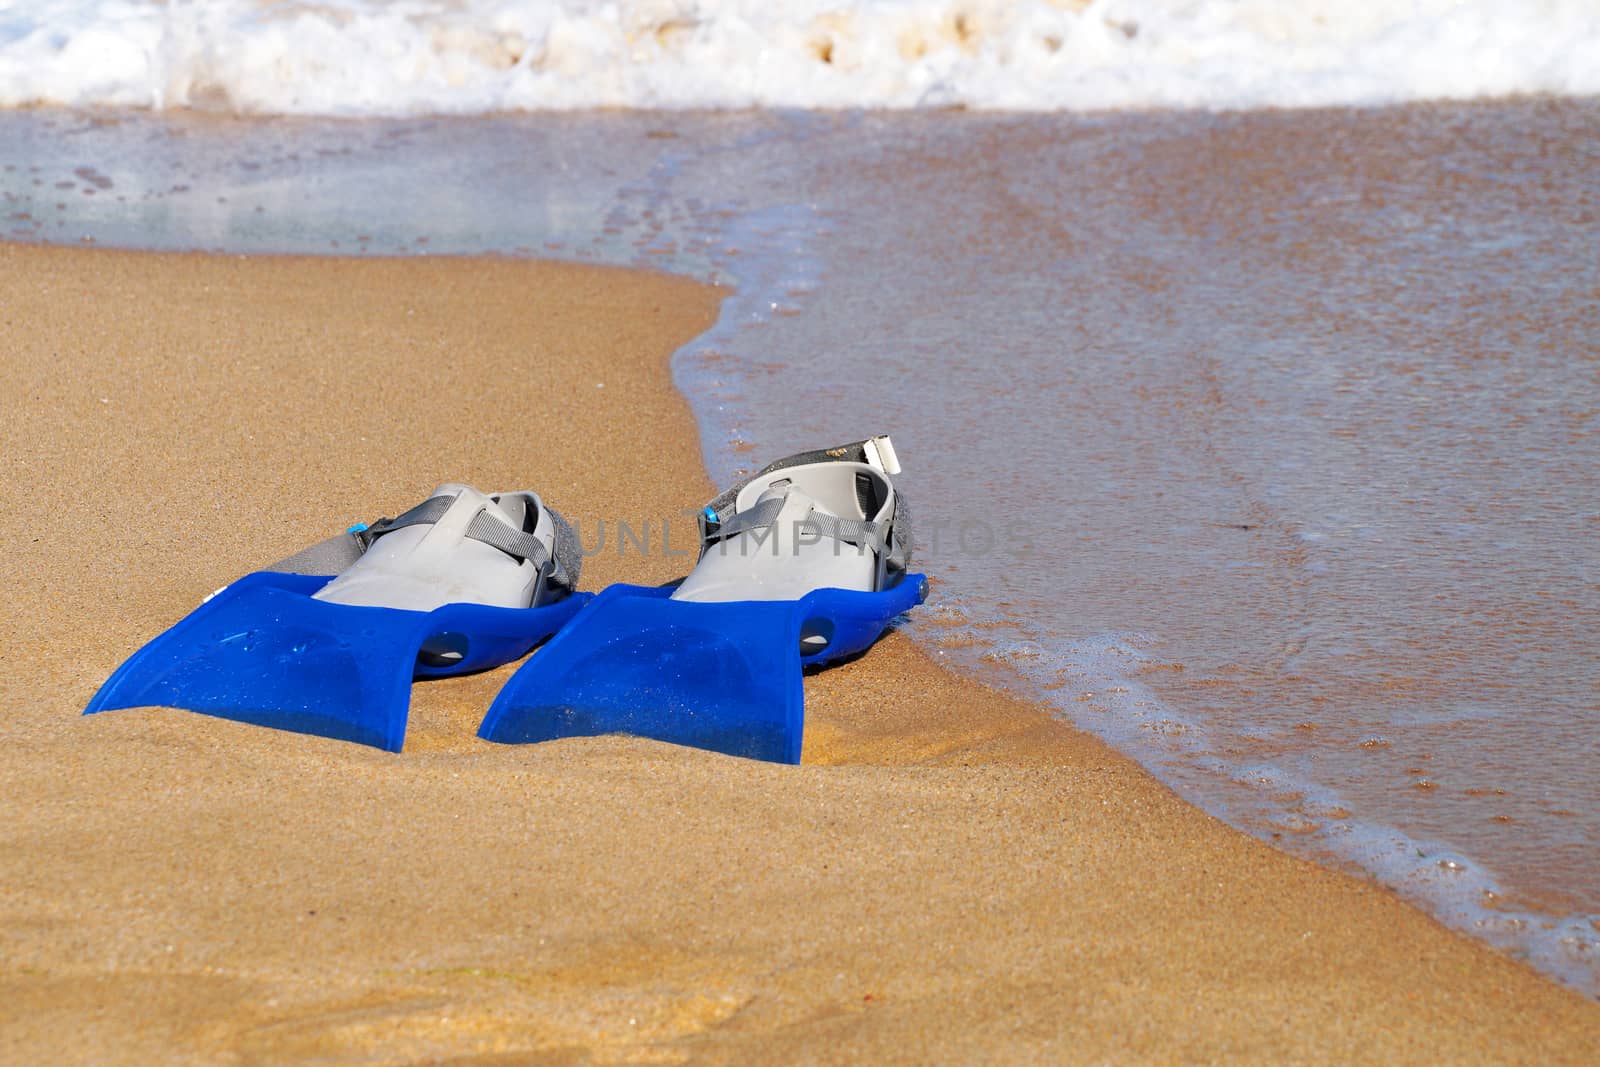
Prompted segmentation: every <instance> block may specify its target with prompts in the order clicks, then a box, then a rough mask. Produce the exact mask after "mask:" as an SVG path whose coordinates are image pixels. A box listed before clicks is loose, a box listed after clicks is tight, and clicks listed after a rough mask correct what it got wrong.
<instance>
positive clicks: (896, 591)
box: [86, 437, 927, 763]
mask: <svg viewBox="0 0 1600 1067" xmlns="http://www.w3.org/2000/svg"><path fill="white" fill-rule="evenodd" d="M898 473H899V463H898V460H897V458H896V456H895V453H894V449H893V445H892V444H891V443H890V441H889V439H888V438H887V437H878V438H872V439H869V440H866V441H860V442H856V443H854V444H850V445H845V446H841V447H839V448H834V449H826V450H822V451H818V452H807V453H800V454H798V455H795V456H790V457H787V458H785V459H782V460H779V461H778V462H777V463H774V464H772V465H770V466H768V467H767V468H765V469H764V470H762V471H761V472H760V473H759V474H757V475H755V476H754V477H752V478H750V479H748V480H746V481H744V482H741V483H740V484H738V485H736V486H734V487H733V488H732V489H730V490H728V491H727V492H725V493H723V494H722V495H721V496H719V497H717V498H716V499H715V500H713V501H712V502H711V503H710V504H708V505H707V506H706V507H705V509H704V510H703V512H702V514H701V518H700V535H701V536H700V541H701V545H700V556H699V560H698V562H697V563H696V566H695V568H694V570H693V571H692V572H691V573H690V574H689V576H688V577H687V578H685V579H684V580H683V581H682V582H680V583H677V584H675V585H669V586H663V587H660V588H648V587H640V586H629V585H614V586H611V587H610V588H608V589H606V590H605V591H603V592H602V593H600V594H599V595H598V596H595V595H593V594H589V593H582V592H578V591H577V584H578V578H579V574H580V571H581V567H582V552H581V550H580V548H579V544H578V539H577V537H576V536H575V534H574V533H573V531H572V528H571V527H570V526H569V525H568V524H567V523H566V521H565V520H564V519H562V517H561V516H560V515H559V514H558V513H557V512H555V511H554V510H552V509H551V508H549V507H548V506H546V505H545V504H544V502H543V501H542V500H541V499H540V498H539V497H538V496H537V495H535V494H533V493H505V494H497V495H490V496H486V495H484V494H480V493H478V492H477V491H475V490H473V489H471V488H469V487H467V486H460V485H447V486H442V487H441V488H440V489H439V490H437V491H435V493H434V494H433V495H432V496H430V497H429V498H428V499H427V500H426V501H424V502H423V503H422V504H419V505H418V506H417V507H415V508H412V509H411V510H410V511H408V512H406V513H404V514H402V515H400V516H399V517H397V518H395V519H385V520H381V521H380V522H377V523H374V524H372V525H371V526H370V527H366V526H361V527H356V528H353V529H352V530H350V531H348V532H346V533H344V534H341V535H339V536H337V537H333V538H330V539H328V540H326V541H323V542H319V543H318V544H316V545H313V546H311V547H310V548H308V549H305V550H304V551H302V552H299V553H296V554H295V555H294V556H291V557H289V558H288V559H286V560H283V561H280V562H279V563H278V564H275V565H274V566H273V567H271V568H268V569H267V570H265V571H259V572H256V573H253V574H249V575H246V576H245V577H243V578H241V579H239V580H238V581H236V582H234V583H232V584H231V585H229V586H227V587H225V588H224V589H222V590H219V591H218V592H217V593H215V594H213V595H212V597H211V598H209V599H208V600H207V601H206V602H205V603H204V604H202V605H201V606H200V607H199V608H197V609H195V610H194V611H193V612H191V613H190V614H189V615H188V616H186V617H185V618H184V619H182V620H180V621H179V622H178V623H177V624H176V625H174V626H173V627H172V628H171V629H169V630H167V631H166V632H165V633H163V634H161V635H160V636H159V637H157V638H156V639H155V640H153V641H151V642H150V643H149V644H148V645H146V646H145V647H144V648H142V649H141V650H139V651H138V652H137V653H135V654H134V655H133V656H132V657H130V658H129V659H128V661H127V662H126V663H124V664H123V665H122V666H121V667H120V668H118V670H117V671H116V673H114V674H113V675H112V676H111V678H110V679H109V680H108V681H107V682H106V683H105V685H103V686H102V687H101V688H100V691H99V692H98V693H96V694H95V696H94V699H93V700H91V701H90V703H89V706H88V708H87V709H86V713H94V712H99V711H109V710H112V709H116V708H130V707H145V706H153V705H154V706H166V707H176V708H185V709H188V710H191V711H198V712H203V713H205V714H209V715H216V716H221V717H223V718H228V719H236V720H240V721H243V722H249V723H255V724H258V725H263V726H271V727H276V728H279V729H286V730H295V731H299V732H302V733H309V734H317V735H320V736H325V737H333V738H339V739H342V740H348V741H356V742H360V743H362V744H367V745H373V746H375V747H378V748H383V749H387V750H389V751H393V752H398V751H399V750H400V748H401V745H402V744H403V742H404V739H405V729H406V719H407V716H408V712H409V708H410V686H411V682H412V680H413V678H425V677H439V676H448V675H455V674H465V673H469V672H473V671H480V670H486V669H489V668H492V667H497V666H500V665H501V664H504V663H509V662H511V661H512V660H515V659H517V658H519V657H521V656H523V655H525V654H527V653H528V652H529V651H530V650H531V649H533V648H534V647H535V646H536V645H538V644H540V643H541V642H545V641H546V639H548V642H547V643H546V644H545V646H544V647H543V648H542V649H540V650H539V652H538V654H537V655H535V656H533V657H531V658H530V659H529V660H528V662H527V663H525V664H523V665H522V667H521V668H520V669H518V671H517V672H516V674H514V675H513V676H512V678H511V680H510V681H509V682H507V683H506V685H505V686H504V687H503V688H502V689H501V691H500V693H499V695H498V696H497V697H496V699H495V701H494V703H493V704H492V705H491V707H490V708H489V711H488V714H487V715H486V716H485V718H484V720H483V724H482V726H481V728H480V729H479V731H478V732H479V736H481V737H483V738H485V739H487V740H490V741H498V742H508V743H517V742H533V741H545V740H551V739H554V738H558V737H576V736H592V735H597V734H606V733H628V734H636V735H639V736H642V737H649V738H654V739H657V740H662V741H669V742H674V743H678V744H686V745H693V746H695V747H699V748H706V749H711V750H714V751H718V752H725V753H729V754H731V755H738V756H747V757H752V758H756V759H765V760H774V761H778V762H787V763H796V762H799V759H800V746H801V740H802V736H803V730H804V692H803V687H802V681H801V672H802V669H803V668H804V667H807V666H813V665H820V664H823V663H827V662H831V661H833V660H836V659H839V658H841V657H844V656H849V655H854V654H856V653H859V652H861V651H864V650H865V649H866V648H868V647H869V646H870V645H871V644H872V643H873V642H874V641H876V640H877V638H878V637H879V635H881V634H882V632H883V631H884V630H885V629H886V628H887V627H888V626H889V624H890V623H891V622H892V621H893V620H894V618H895V617H896V616H897V615H899V614H901V613H903V612H905V611H907V610H909V609H910V608H912V607H914V606H915V605H916V604H918V603H920V602H921V601H922V599H923V597H924V596H925V595H926V588H927V583H926V580H925V579H924V578H923V576H922V575H919V574H910V573H908V571H909V563H910V543H911V542H910V526H909V516H908V514H907V511H906V507H905V502H904V499H903V498H902V497H901V495H900V494H899V493H898V492H897V491H896V489H895V487H894V484H893V482H892V481H891V476H892V475H894V474H898ZM552 635H554V636H552Z"/></svg>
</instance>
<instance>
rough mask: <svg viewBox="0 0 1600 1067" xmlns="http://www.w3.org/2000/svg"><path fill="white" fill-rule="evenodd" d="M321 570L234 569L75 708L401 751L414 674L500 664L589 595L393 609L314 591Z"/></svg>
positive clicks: (541, 635)
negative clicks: (445, 652)
mask: <svg viewBox="0 0 1600 1067" xmlns="http://www.w3.org/2000/svg"><path fill="white" fill-rule="evenodd" d="M329 580H330V579H328V578H326V577H317V576H310V575H298V574H278V573H274V572H270V571H258V572H256V573H254V574H248V575H246V576H245V577H243V578H240V579H239V580H238V581H236V582H234V583H233V584H232V585H230V586H228V587H227V588H225V589H223V590H221V591H220V592H218V593H217V594H216V595H215V596H213V597H212V598H211V599H210V600H208V601H206V602H205V603H204V604H202V605H200V607H198V608H196V609H195V610H194V611H192V612H190V613H189V615H187V616H186V617H185V618H183V619H181V620H179V622H178V623H177V624H175V625H174V626H173V627H172V628H171V629H169V630H167V631H166V632H165V633H163V634H161V635H160V636H158V637H157V638H155V640H153V641H151V642H150V643H149V644H147V645H145V646H144V647H143V648H142V649H140V650H139V651H138V652H136V653H134V654H133V655H132V656H131V657H129V658H128V660H127V662H125V663H124V664H123V665H122V666H121V667H119V668H117V671H116V673H114V674H113V675H112V676H111V677H110V678H109V679H108V680H107V681H106V683H105V685H103V686H101V687H100V691H99V692H97V693H96V694H95V695H94V699H93V700H91V701H90V702H89V706H88V707H87V708H86V709H85V711H84V713H85V714H93V713H95V712H100V711H111V710H113V709H116V708H134V707H148V706H161V707H171V708H184V709H187V710H189V711H197V712H201V713H203V714H206V715H215V716H218V717H220V718H224V719H234V720H237V721H239V722H247V723H254V724H256V725H259V726H271V727H275V728H277V729H280V730H294V731H297V732H299V733H306V734H316V735H318V736H321V737H332V738H337V739H340V740H344V741H356V742H359V743H361V744H364V745H372V746H374V747H376V748H382V749H387V750H388V751H390V752H398V751H400V748H401V745H402V744H403V743H404V741H405V733H406V720H407V718H408V717H409V714H410V708H411V681H412V679H413V677H419V678H420V677H439V676H445V675H456V674H469V673H472V672H474V671H481V670H487V669H489V668H491V667H497V666H499V665H500V664H502V663H509V662H510V661H512V660H514V659H517V658H518V657H520V656H523V655H525V654H527V652H528V650H529V649H531V648H533V646H534V645H536V644H538V643H539V642H540V641H542V640H544V639H545V638H546V637H548V636H549V635H550V634H552V633H554V632H555V631H556V630H558V629H560V628H561V627H562V626H563V625H564V624H565V623H566V622H567V620H569V619H571V618H572V617H573V616H574V615H575V614H577V612H578V610H579V608H581V607H582V606H583V604H584V603H585V602H586V601H588V600H589V599H590V597H591V594H588V593H573V594H571V595H569V596H566V597H563V598H562V599H560V600H557V601H555V602H553V603H550V604H547V605H543V606H540V607H535V608H496V607H488V606H486V605H482V604H447V605H445V606H444V607H442V608H438V609H436V610H434V611H428V612H422V611H402V610H399V609H396V608H373V607H358V606H354V605H349V604H333V603H328V602H326V601H322V600H316V599H314V598H313V597H312V595H311V594H313V593H315V592H316V591H317V590H318V589H320V588H322V586H323V585H325V584H327V582H328V581H329ZM430 639H432V640H433V641H434V642H439V643H441V644H443V645H445V646H447V647H448V648H449V649H450V651H451V653H452V656H451V658H450V659H449V660H448V661H441V662H436V663H434V664H432V665H429V664H427V663H424V662H422V661H420V660H419V659H418V656H419V653H420V652H421V650H422V646H423V643H424V642H428V641H430ZM441 639H442V640H441Z"/></svg>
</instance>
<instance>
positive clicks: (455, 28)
mask: <svg viewBox="0 0 1600 1067" xmlns="http://www.w3.org/2000/svg"><path fill="white" fill-rule="evenodd" d="M1517 93H1552V94H1562V95H1585V94H1593V93H1600V3H1596V2H1595V0H1409V2H1394V0H1298V2H1296V3H1293V4H1286V3H1283V2H1281V0H1092V2H1090V0H790V2H787V3H771V2H769V0H698V2H697V0H613V2H609V3H594V2H585V0H392V2H384V0H314V2H295V0H201V2H195V0H187V2H185V0H166V2H153V0H0V106H19V105H25V104H31V103H56V104H67V105H75V106H92V105H114V106H136V107H158V108H159V107H199V108H222V109H231V110H237V111H243V112H255V113H289V114H326V115H404V114H418V113H474V112H491V111H507V110H533V109H547V108H550V109H553V108H579V107H627V108H651V107H662V108H685V107H713V108H729V107H796V108H841V107H893V108H904V107H925V106H954V105H964V106H967V107H973V108H1012V109H1022V110H1085V109H1098V108H1126V107H1170V106H1178V107H1263V106H1283V107H1300V106H1312V105H1325V104H1351V103H1382V102H1395V101H1407V100H1423V99H1462V98H1470V97H1481V96H1501V95H1508V94H1517Z"/></svg>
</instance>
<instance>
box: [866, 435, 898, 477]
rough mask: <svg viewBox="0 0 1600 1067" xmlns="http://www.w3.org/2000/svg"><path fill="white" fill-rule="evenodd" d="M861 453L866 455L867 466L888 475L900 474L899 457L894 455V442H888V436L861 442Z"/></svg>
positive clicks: (870, 438)
mask: <svg viewBox="0 0 1600 1067" xmlns="http://www.w3.org/2000/svg"><path fill="white" fill-rule="evenodd" d="M861 451H862V452H863V453H864V454H865V455H866V457H867V464H868V465H869V466H872V467H876V468H877V469H878V470H880V471H882V472H883V473H885V474H889V475H894V474H899V473H900V457H899V456H897V455H895V453H894V442H893V441H891V440H889V435H888V434H880V435H879V436H877V437H869V438H867V440H866V441H864V442H862V445H861Z"/></svg>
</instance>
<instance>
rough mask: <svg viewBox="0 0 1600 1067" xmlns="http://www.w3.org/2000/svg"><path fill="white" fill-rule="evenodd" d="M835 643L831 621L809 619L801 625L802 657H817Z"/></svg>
mask: <svg viewBox="0 0 1600 1067" xmlns="http://www.w3.org/2000/svg"><path fill="white" fill-rule="evenodd" d="M832 641H833V621H832V620H831V619H807V620H806V621H805V622H803V623H801V624H800V655H801V656H815V655H816V654H817V653H818V652H821V651H823V650H824V649H826V648H827V647H828V645H829V644H830V643H832Z"/></svg>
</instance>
